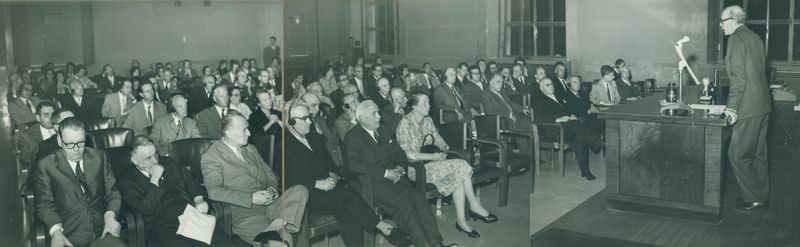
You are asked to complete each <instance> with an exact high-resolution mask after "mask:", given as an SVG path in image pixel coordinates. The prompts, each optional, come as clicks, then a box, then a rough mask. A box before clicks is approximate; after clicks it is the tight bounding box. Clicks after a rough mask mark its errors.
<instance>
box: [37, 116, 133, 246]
mask: <svg viewBox="0 0 800 247" xmlns="http://www.w3.org/2000/svg"><path fill="white" fill-rule="evenodd" d="M57 138H58V145H59V146H60V147H61V150H60V151H57V152H53V153H51V154H50V155H47V156H45V157H44V158H42V160H40V161H39V162H38V163H37V165H36V168H35V169H34V170H33V172H32V176H34V177H35V185H34V195H35V198H36V209H37V216H38V218H39V219H40V220H41V221H42V222H44V224H45V226H47V228H46V229H48V233H49V234H50V236H51V237H52V241H51V244H50V246H56V247H61V246H125V243H124V242H123V241H122V240H121V239H120V238H119V233H120V224H119V222H118V221H117V219H116V217H117V213H118V212H119V207H120V204H121V202H122V200H121V198H120V195H119V192H118V191H117V186H116V179H115V178H114V174H113V171H112V170H111V166H110V164H109V163H108V160H107V159H106V155H105V153H103V152H102V151H99V150H95V149H92V148H88V147H85V145H86V131H85V126H84V124H83V122H81V121H80V120H78V119H77V118H75V117H69V118H66V119H64V120H63V121H61V123H60V124H59V126H58V136H57Z"/></svg>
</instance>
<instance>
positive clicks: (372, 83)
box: [364, 64, 383, 99]
mask: <svg viewBox="0 0 800 247" xmlns="http://www.w3.org/2000/svg"><path fill="white" fill-rule="evenodd" d="M381 78H383V66H382V65H378V64H376V65H374V66H372V75H370V76H368V77H367V78H365V79H364V96H366V97H367V98H369V99H375V98H376V97H378V80H380V79H381Z"/></svg>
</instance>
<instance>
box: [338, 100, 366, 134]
mask: <svg viewBox="0 0 800 247" xmlns="http://www.w3.org/2000/svg"><path fill="white" fill-rule="evenodd" d="M358 102H360V101H359V100H358V96H356V95H355V94H348V95H345V96H344V103H343V104H344V105H343V106H342V108H343V109H344V112H342V114H339V117H337V118H336V119H335V120H334V121H333V129H334V130H335V131H336V135H337V136H339V138H342V139H344V135H346V134H347V132H348V131H350V129H352V128H353V127H355V126H356V124H358V122H357V121H356V107H357V106H358V104H359V103H358Z"/></svg>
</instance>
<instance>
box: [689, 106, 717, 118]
mask: <svg viewBox="0 0 800 247" xmlns="http://www.w3.org/2000/svg"><path fill="white" fill-rule="evenodd" d="M689 107H691V108H692V109H699V110H708V114H711V115H720V114H722V112H723V111H725V106H724V105H703V104H689Z"/></svg>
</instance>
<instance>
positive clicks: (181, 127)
mask: <svg viewBox="0 0 800 247" xmlns="http://www.w3.org/2000/svg"><path fill="white" fill-rule="evenodd" d="M169 103H170V104H171V105H172V107H171V109H170V111H171V113H169V114H166V115H163V116H161V117H159V118H156V122H155V123H154V124H153V130H152V131H151V132H150V138H151V139H153V142H155V144H156V150H158V154H159V155H161V156H169V151H170V143H172V142H173V141H176V140H183V139H188V138H199V137H200V130H198V129H197V123H196V122H195V121H194V119H191V118H189V117H187V114H189V113H188V110H187V106H186V98H185V97H183V95H181V94H175V95H173V96H172V97H171V98H170V100H169Z"/></svg>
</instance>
